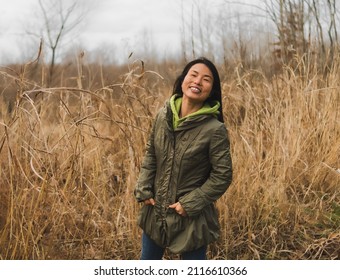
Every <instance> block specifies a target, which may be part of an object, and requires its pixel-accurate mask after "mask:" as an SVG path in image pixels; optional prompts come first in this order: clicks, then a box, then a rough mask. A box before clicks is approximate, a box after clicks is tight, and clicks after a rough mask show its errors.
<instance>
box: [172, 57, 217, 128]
mask: <svg viewBox="0 0 340 280" xmlns="http://www.w3.org/2000/svg"><path fill="white" fill-rule="evenodd" d="M197 63H202V64H204V65H205V66H207V67H208V68H209V69H210V71H211V73H212V75H213V78H214V83H213V86H212V89H211V93H210V96H209V97H208V99H207V100H206V102H208V103H210V104H211V103H212V101H218V102H219V103H220V105H221V106H220V108H219V109H218V110H219V112H220V114H219V115H218V120H219V121H220V122H223V113H222V90H221V81H220V76H219V74H218V71H217V69H216V67H215V65H214V64H213V63H212V62H211V61H210V60H209V59H207V58H205V57H200V58H197V59H195V60H192V61H190V62H189V63H188V64H187V65H186V66H185V67H184V69H183V72H182V73H181V74H180V75H179V76H178V77H177V79H176V81H175V83H174V87H173V95H174V94H179V95H181V96H183V91H182V83H183V80H184V78H185V76H186V75H187V74H188V72H189V70H190V68H191V67H192V66H194V65H195V64H197Z"/></svg>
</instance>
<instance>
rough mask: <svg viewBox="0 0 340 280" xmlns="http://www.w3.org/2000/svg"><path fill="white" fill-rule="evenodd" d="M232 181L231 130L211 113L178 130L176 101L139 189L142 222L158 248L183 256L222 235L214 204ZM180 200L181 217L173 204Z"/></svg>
mask: <svg viewBox="0 0 340 280" xmlns="http://www.w3.org/2000/svg"><path fill="white" fill-rule="evenodd" d="M231 180H232V161H231V157H230V150H229V139H228V134H227V130H226V128H225V126H224V124H223V123H221V122H220V121H218V120H217V119H216V117H214V116H213V115H211V114H208V115H206V114H203V115H196V116H193V117H189V118H187V119H185V121H183V122H182V123H181V124H180V125H179V126H178V127H177V128H176V129H174V128H173V112H172V110H171V108H170V103H169V102H167V104H166V105H165V107H164V108H163V109H161V110H160V112H159V113H158V114H157V116H156V119H155V122H154V125H153V128H152V131H151V134H150V138H149V141H148V144H147V147H146V154H145V157H144V161H143V163H142V166H141V170H140V174H139V179H138V182H137V186H136V188H135V192H134V193H135V196H136V199H137V201H138V202H142V201H144V200H146V199H149V198H154V200H155V202H156V203H155V205H154V206H152V205H143V206H142V208H141V211H140V214H139V217H138V224H139V226H140V227H141V228H142V229H143V231H144V232H145V233H146V234H147V235H148V236H149V237H150V238H151V239H153V240H154V241H155V242H156V243H157V244H158V245H160V246H162V247H164V248H165V247H168V248H169V250H170V251H172V252H173V253H182V252H187V251H192V250H195V249H197V248H199V247H202V246H203V245H208V244H209V243H210V242H212V241H215V240H216V239H217V238H218V236H219V222H218V217H217V211H216V209H215V206H214V202H215V201H216V200H217V199H218V198H219V197H221V196H222V195H223V194H224V192H225V191H226V190H227V188H228V186H229V185H230V183H231ZM177 201H179V202H180V203H181V205H182V207H183V208H184V210H185V211H186V213H187V216H186V217H183V216H180V215H179V214H177V213H176V212H175V210H174V209H170V208H169V205H170V204H173V203H175V202H177Z"/></svg>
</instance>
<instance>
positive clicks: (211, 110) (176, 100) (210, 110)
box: [170, 94, 220, 129]
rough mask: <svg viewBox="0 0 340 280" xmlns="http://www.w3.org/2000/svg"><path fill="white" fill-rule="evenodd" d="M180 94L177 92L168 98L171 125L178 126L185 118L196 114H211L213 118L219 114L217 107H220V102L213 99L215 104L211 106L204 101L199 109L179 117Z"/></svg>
mask: <svg viewBox="0 0 340 280" xmlns="http://www.w3.org/2000/svg"><path fill="white" fill-rule="evenodd" d="M182 99H183V98H182V96H179V95H177V94H174V95H173V96H171V98H170V107H171V111H172V113H173V114H172V115H173V120H172V123H173V127H174V129H176V128H177V127H178V126H180V125H181V123H183V122H184V121H185V120H186V119H187V118H190V117H194V116H198V115H213V116H214V117H215V118H217V116H218V115H219V114H220V112H219V111H218V109H219V108H220V103H219V102H218V101H215V105H213V107H211V106H210V105H209V104H208V103H204V105H203V106H202V108H201V109H199V110H198V111H196V112H194V113H191V114H189V115H187V116H185V117H183V118H180V117H179V112H180V110H181V105H182Z"/></svg>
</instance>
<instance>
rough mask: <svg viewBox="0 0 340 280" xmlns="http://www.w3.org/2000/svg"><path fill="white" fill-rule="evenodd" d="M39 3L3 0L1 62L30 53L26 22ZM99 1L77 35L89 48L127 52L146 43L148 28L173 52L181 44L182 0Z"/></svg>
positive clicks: (157, 41)
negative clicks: (27, 42)
mask: <svg viewBox="0 0 340 280" xmlns="http://www.w3.org/2000/svg"><path fill="white" fill-rule="evenodd" d="M43 1H45V0H43ZM80 1H81V0H80ZM187 2H188V1H187ZM37 3H38V0H9V1H8V0H0V65H1V64H3V63H11V62H15V61H18V60H20V59H22V58H23V57H25V55H27V54H28V53H30V51H29V50H27V48H28V46H27V45H26V43H25V42H26V40H29V38H28V36H27V34H25V31H24V26H27V25H26V24H29V22H30V21H31V19H32V17H33V16H34V11H33V10H34V7H35V5H37ZM95 3H96V7H95V9H93V10H92V11H91V13H90V15H89V16H88V18H86V20H85V21H84V22H83V24H84V26H85V28H84V29H82V31H81V33H80V34H79V37H78V38H77V43H78V44H79V45H83V46H86V49H87V50H90V51H91V50H94V49H102V48H108V47H109V46H112V47H113V46H114V47H113V48H115V49H116V50H115V51H117V52H121V53H123V55H125V54H126V53H127V52H130V51H134V48H136V47H137V46H138V45H141V44H143V43H144V37H145V33H146V31H147V34H148V36H149V37H150V36H151V38H152V40H153V41H154V43H155V44H157V45H159V46H160V47H162V48H165V46H166V47H167V48H168V51H169V52H171V51H175V50H176V49H178V48H179V44H180V35H179V28H180V14H181V13H180V0H99V1H98V0H97V1H95ZM36 40H37V41H39V40H38V39H36ZM30 42H32V38H31V39H30ZM37 44H38V42H37ZM31 48H32V46H31ZM37 48H38V46H37ZM128 48H129V49H128Z"/></svg>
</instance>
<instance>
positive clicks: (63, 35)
mask: <svg viewBox="0 0 340 280" xmlns="http://www.w3.org/2000/svg"><path fill="white" fill-rule="evenodd" d="M88 4H89V2H88V1H85V0H83V1H79V0H44V1H42V0H38V9H37V12H38V16H37V20H38V21H39V22H38V24H37V25H38V26H40V27H39V28H38V31H33V32H32V31H28V33H29V34H31V35H34V36H36V37H40V38H42V40H43V42H44V44H45V46H46V47H47V48H48V49H49V51H50V56H49V57H50V58H49V75H48V79H47V82H48V85H50V84H51V82H52V80H53V75H54V72H55V65H56V60H57V56H58V51H59V49H60V48H61V47H62V46H63V45H65V44H66V43H67V41H70V40H71V39H74V37H75V36H76V34H77V32H76V31H77V30H79V28H80V24H81V23H82V21H83V20H84V18H85V16H86V15H87V13H88V12H89V5H88ZM34 30H35V28H34Z"/></svg>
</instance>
